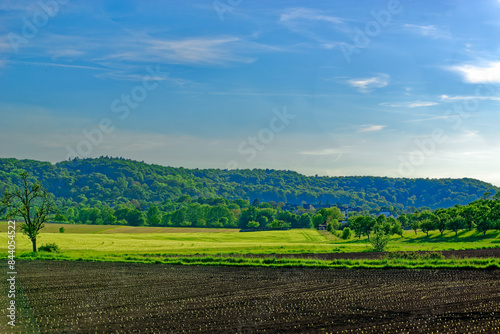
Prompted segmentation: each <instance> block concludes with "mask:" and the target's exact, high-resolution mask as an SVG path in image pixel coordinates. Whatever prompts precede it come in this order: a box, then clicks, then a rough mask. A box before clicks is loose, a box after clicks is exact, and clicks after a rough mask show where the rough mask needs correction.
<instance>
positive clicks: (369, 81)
mask: <svg viewBox="0 0 500 334" xmlns="http://www.w3.org/2000/svg"><path fill="white" fill-rule="evenodd" d="M389 80H390V77H389V75H387V74H384V73H380V74H378V75H377V76H374V77H370V78H360V79H351V80H348V81H347V82H348V83H349V85H351V86H352V87H355V88H358V90H359V91H360V92H362V93H369V92H371V91H372V90H373V89H375V88H382V87H385V86H387V85H388V84H389Z"/></svg>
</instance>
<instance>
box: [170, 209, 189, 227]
mask: <svg viewBox="0 0 500 334" xmlns="http://www.w3.org/2000/svg"><path fill="white" fill-rule="evenodd" d="M186 211H187V210H186V208H181V209H179V210H176V211H175V212H174V213H172V216H171V217H170V221H171V222H172V225H173V226H183V225H184V223H185V222H186Z"/></svg>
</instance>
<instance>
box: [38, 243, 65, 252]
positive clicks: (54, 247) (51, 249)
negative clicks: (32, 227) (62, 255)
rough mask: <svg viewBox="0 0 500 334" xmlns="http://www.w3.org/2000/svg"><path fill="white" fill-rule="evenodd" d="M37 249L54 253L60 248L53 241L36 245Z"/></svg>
mask: <svg viewBox="0 0 500 334" xmlns="http://www.w3.org/2000/svg"><path fill="white" fill-rule="evenodd" d="M38 250H39V251H41V252H51V253H52V252H54V253H59V251H60V249H59V246H57V244H56V243H55V242H53V243H51V244H46V245H42V246H40V247H38Z"/></svg>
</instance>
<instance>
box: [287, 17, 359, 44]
mask: <svg viewBox="0 0 500 334" xmlns="http://www.w3.org/2000/svg"><path fill="white" fill-rule="evenodd" d="M279 23H280V24H282V25H283V26H284V27H286V28H287V29H288V30H290V31H292V32H294V33H296V34H299V35H301V36H303V37H306V38H308V39H310V40H312V41H313V43H314V44H313V45H311V46H312V47H320V48H322V49H327V50H331V49H333V48H336V47H339V46H340V45H342V44H345V42H342V41H338V40H333V39H332V36H334V35H335V32H337V31H343V32H345V33H347V32H348V31H350V29H348V28H347V27H346V24H345V23H344V20H343V19H342V18H339V17H336V16H333V15H329V14H328V13H327V12H325V11H319V10H317V9H311V8H301V7H299V8H289V9H287V10H285V11H284V12H283V13H282V14H281V15H280V19H279ZM308 46H309V45H308Z"/></svg>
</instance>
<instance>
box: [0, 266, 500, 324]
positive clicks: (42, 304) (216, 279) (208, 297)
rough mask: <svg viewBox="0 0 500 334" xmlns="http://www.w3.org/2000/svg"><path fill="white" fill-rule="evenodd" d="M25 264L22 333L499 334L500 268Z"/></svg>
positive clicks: (20, 314) (22, 272)
mask: <svg viewBox="0 0 500 334" xmlns="http://www.w3.org/2000/svg"><path fill="white" fill-rule="evenodd" d="M17 266H18V272H19V274H18V286H19V288H20V290H19V292H21V290H22V295H19V297H18V299H19V300H20V301H21V299H25V301H24V302H23V303H21V302H20V304H19V305H20V306H21V304H22V305H24V308H23V309H19V310H18V325H19V327H17V329H18V330H22V331H21V332H22V333H29V332H37V331H40V332H42V333H331V332H333V333H337V332H339V333H351V330H353V332H361V331H359V330H362V331H363V333H403V332H404V333H408V332H409V333H431V332H434V333H437V332H439V333H499V332H500V272H499V271H475V270H462V271H456V270H343V269H342V270H339V269H336V270H327V269H323V270H321V269H314V268H262V267H260V268H259V267H257V268H253V267H205V266H199V267H198V266H167V265H161V264H126V263H104V262H70V261H68V262H58V261H20V262H19V263H18V265H17ZM2 309H4V308H3V307H2ZM3 317H4V316H3ZM4 326H6V324H5V321H2V323H1V324H0V329H2V327H3V329H5V327H4ZM3 329H2V330H1V332H2V333H4V332H8V331H4V330H3Z"/></svg>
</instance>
